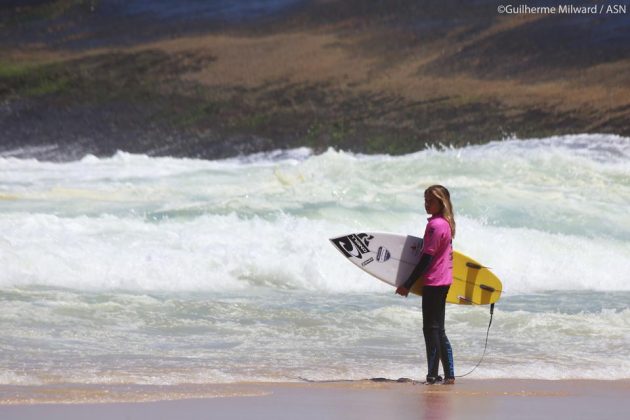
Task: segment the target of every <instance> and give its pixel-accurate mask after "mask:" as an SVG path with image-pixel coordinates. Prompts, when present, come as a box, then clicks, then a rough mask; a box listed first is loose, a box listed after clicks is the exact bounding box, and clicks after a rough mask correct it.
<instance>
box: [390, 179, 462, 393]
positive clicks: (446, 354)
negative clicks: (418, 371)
mask: <svg viewBox="0 0 630 420" xmlns="http://www.w3.org/2000/svg"><path fill="white" fill-rule="evenodd" d="M424 208H425V209H426V211H427V213H428V214H430V215H431V217H430V218H429V223H428V224H427V227H426V229H425V231H424V241H423V244H422V255H421V256H420V262H419V263H418V265H417V266H416V268H415V269H414V270H413V272H412V273H411V275H410V276H409V278H408V279H407V281H406V282H405V283H404V284H403V285H402V286H400V287H398V289H396V293H397V294H399V295H401V296H405V297H407V295H408V294H409V290H410V289H411V287H412V286H413V284H414V283H415V281H416V280H417V279H418V278H419V277H422V278H423V282H424V283H423V286H422V332H423V333H424V342H425V345H426V348H427V365H428V373H427V383H428V384H434V383H436V382H441V381H442V377H440V376H439V375H438V368H439V364H440V360H441V361H442V368H443V369H444V382H443V383H444V384H454V383H455V369H454V366H453V349H452V348H451V343H449V341H448V338H447V337H446V332H445V330H444V309H445V306H446V295H447V294H448V289H449V287H450V285H451V283H452V282H453V248H452V245H451V243H452V239H453V238H454V237H455V217H454V215H453V206H452V204H451V196H450V193H449V192H448V190H447V189H446V188H444V187H443V186H441V185H432V186H430V187H429V188H427V189H426V191H425V192H424Z"/></svg>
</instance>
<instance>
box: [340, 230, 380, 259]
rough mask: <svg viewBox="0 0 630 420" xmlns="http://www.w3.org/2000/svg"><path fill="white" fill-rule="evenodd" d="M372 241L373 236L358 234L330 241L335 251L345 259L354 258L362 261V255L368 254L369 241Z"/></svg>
mask: <svg viewBox="0 0 630 420" xmlns="http://www.w3.org/2000/svg"><path fill="white" fill-rule="evenodd" d="M372 239H374V236H372V235H368V234H367V233H358V234H356V235H355V234H352V235H348V236H341V237H339V238H334V239H331V241H332V243H333V244H335V246H336V247H337V249H339V250H340V251H341V252H342V253H343V255H345V256H346V258H352V257H354V258H358V259H363V254H367V253H368V252H370V250H369V249H368V246H369V245H370V241H371V240H372Z"/></svg>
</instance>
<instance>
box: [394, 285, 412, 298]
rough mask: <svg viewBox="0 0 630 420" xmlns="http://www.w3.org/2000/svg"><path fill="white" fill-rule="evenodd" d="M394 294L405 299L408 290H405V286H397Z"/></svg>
mask: <svg viewBox="0 0 630 420" xmlns="http://www.w3.org/2000/svg"><path fill="white" fill-rule="evenodd" d="M396 294H397V295H400V296H404V297H407V295H408V294H409V289H407V288H406V287H405V286H398V288H397V289H396Z"/></svg>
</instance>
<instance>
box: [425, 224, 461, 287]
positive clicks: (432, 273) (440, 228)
mask: <svg viewBox="0 0 630 420" xmlns="http://www.w3.org/2000/svg"><path fill="white" fill-rule="evenodd" d="M428 220H429V223H428V224H427V227H426V229H425V231H424V241H423V245H422V252H423V253H425V254H429V255H431V256H433V259H432V260H431V264H429V266H428V267H427V271H426V272H425V273H424V276H423V277H424V285H425V286H448V285H450V284H451V283H453V247H452V242H453V240H452V237H451V226H450V225H449V224H448V221H447V220H446V219H445V218H444V217H442V216H439V215H438V216H431V217H430V218H429V219H428Z"/></svg>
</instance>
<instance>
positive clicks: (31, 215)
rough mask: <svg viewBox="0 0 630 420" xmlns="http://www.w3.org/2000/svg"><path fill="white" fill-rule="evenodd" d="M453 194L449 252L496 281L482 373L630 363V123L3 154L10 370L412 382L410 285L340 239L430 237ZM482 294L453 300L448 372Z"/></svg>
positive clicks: (595, 371) (0, 378) (3, 343)
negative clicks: (343, 143)
mask: <svg viewBox="0 0 630 420" xmlns="http://www.w3.org/2000/svg"><path fill="white" fill-rule="evenodd" d="M435 182H439V183H442V184H444V185H446V186H448V187H449V188H450V190H451V195H452V198H453V203H454V206H455V210H456V216H457V222H458V235H457V237H456V239H455V242H454V246H455V248H456V249H459V250H461V251H462V252H465V253H466V254H469V255H472V256H474V257H475V258H477V259H478V260H480V261H482V262H484V263H485V264H487V265H489V266H490V267H491V268H492V270H493V271H494V272H495V273H496V274H497V275H498V276H499V277H500V278H501V279H502V280H503V283H504V290H505V292H504V296H503V297H502V299H501V300H500V301H499V303H498V304H497V307H496V310H495V319H494V322H493V325H492V329H491V330H490V339H489V344H488V352H487V354H486V357H485V359H484V362H483V364H482V365H481V366H480V367H479V368H478V369H477V370H476V371H475V372H474V373H473V375H471V376H472V377H477V378H504V377H509V378H547V379H562V378H597V379H618V378H630V360H629V359H628V357H627V355H628V354H630V305H629V304H630V278H629V275H628V273H630V217H629V216H628V208H629V207H630V139H628V138H623V137H618V136H611V135H579V136H564V137H553V138H546V139H533V140H509V141H501V142H493V143H490V144H486V145H482V146H470V147H466V148H463V149H431V150H425V151H422V152H418V153H414V154H410V155H406V156H400V157H392V156H385V155H379V156H362V155H355V154H351V153H344V152H338V151H334V150H329V151H328V152H326V153H324V154H322V155H313V154H312V153H311V151H310V150H308V149H296V150H289V151H279V152H275V153H269V154H259V155H254V156H248V157H244V158H239V159H229V160H220V161H202V160H191V159H175V158H152V157H147V156H142V155H130V154H127V153H124V152H119V153H117V154H116V155H115V156H113V157H111V158H104V159H99V158H96V157H93V156H86V157H85V158H84V159H82V160H80V161H76V162H70V163H48V162H38V161H36V160H28V159H16V158H12V157H8V156H5V157H0V259H1V260H0V264H1V267H2V269H0V302H1V306H2V311H0V328H1V329H2V331H3V334H2V336H1V337H0V354H2V357H1V358H0V385H5V386H16V385H29V386H41V385H43V386H57V385H58V384H66V383H72V384H79V385H82V386H85V387H90V386H95V385H111V386H119V385H121V384H122V385H142V386H154V385H169V386H179V385H181V386H184V385H183V384H208V383H225V382H228V383H230V382H238V381H294V380H299V378H300V377H305V378H309V379H361V378H369V377H377V376H383V377H389V378H398V377H402V376H406V377H414V378H422V377H423V375H424V373H425V372H424V370H425V360H424V342H423V339H422V331H421V325H422V318H421V313H420V299H418V298H409V299H403V298H401V297H398V296H394V295H393V289H391V288H390V287H389V286H387V285H384V284H382V283H380V282H378V281H377V280H375V279H373V278H371V277H369V276H368V275H366V274H364V273H362V272H361V271H360V270H357V269H356V268H355V267H354V266H353V265H352V264H350V263H348V262H347V261H345V260H344V258H343V257H342V256H341V255H340V254H338V252H337V251H336V250H335V249H333V247H332V246H331V245H330V244H329V243H328V238H329V237H332V236H335V235H339V234H343V233H347V232H351V231H357V230H373V231H379V230H380V231H391V232H401V233H403V232H404V233H415V234H421V233H422V231H423V228H424V224H425V222H426V215H425V214H423V195H422V192H423V190H424V188H425V187H426V186H428V185H430V184H433V183H435ZM488 320H489V314H488V308H487V307H463V306H456V305H449V306H448V308H447V320H446V323H447V332H448V334H449V338H450V339H451V342H452V344H453V348H454V354H455V363H456V374H463V373H465V372H466V371H467V370H469V369H470V368H471V367H472V366H474V365H475V364H476V363H477V361H478V360H479V357H480V356H481V353H482V351H483V344H484V338H485V332H486V327H487V324H488Z"/></svg>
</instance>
